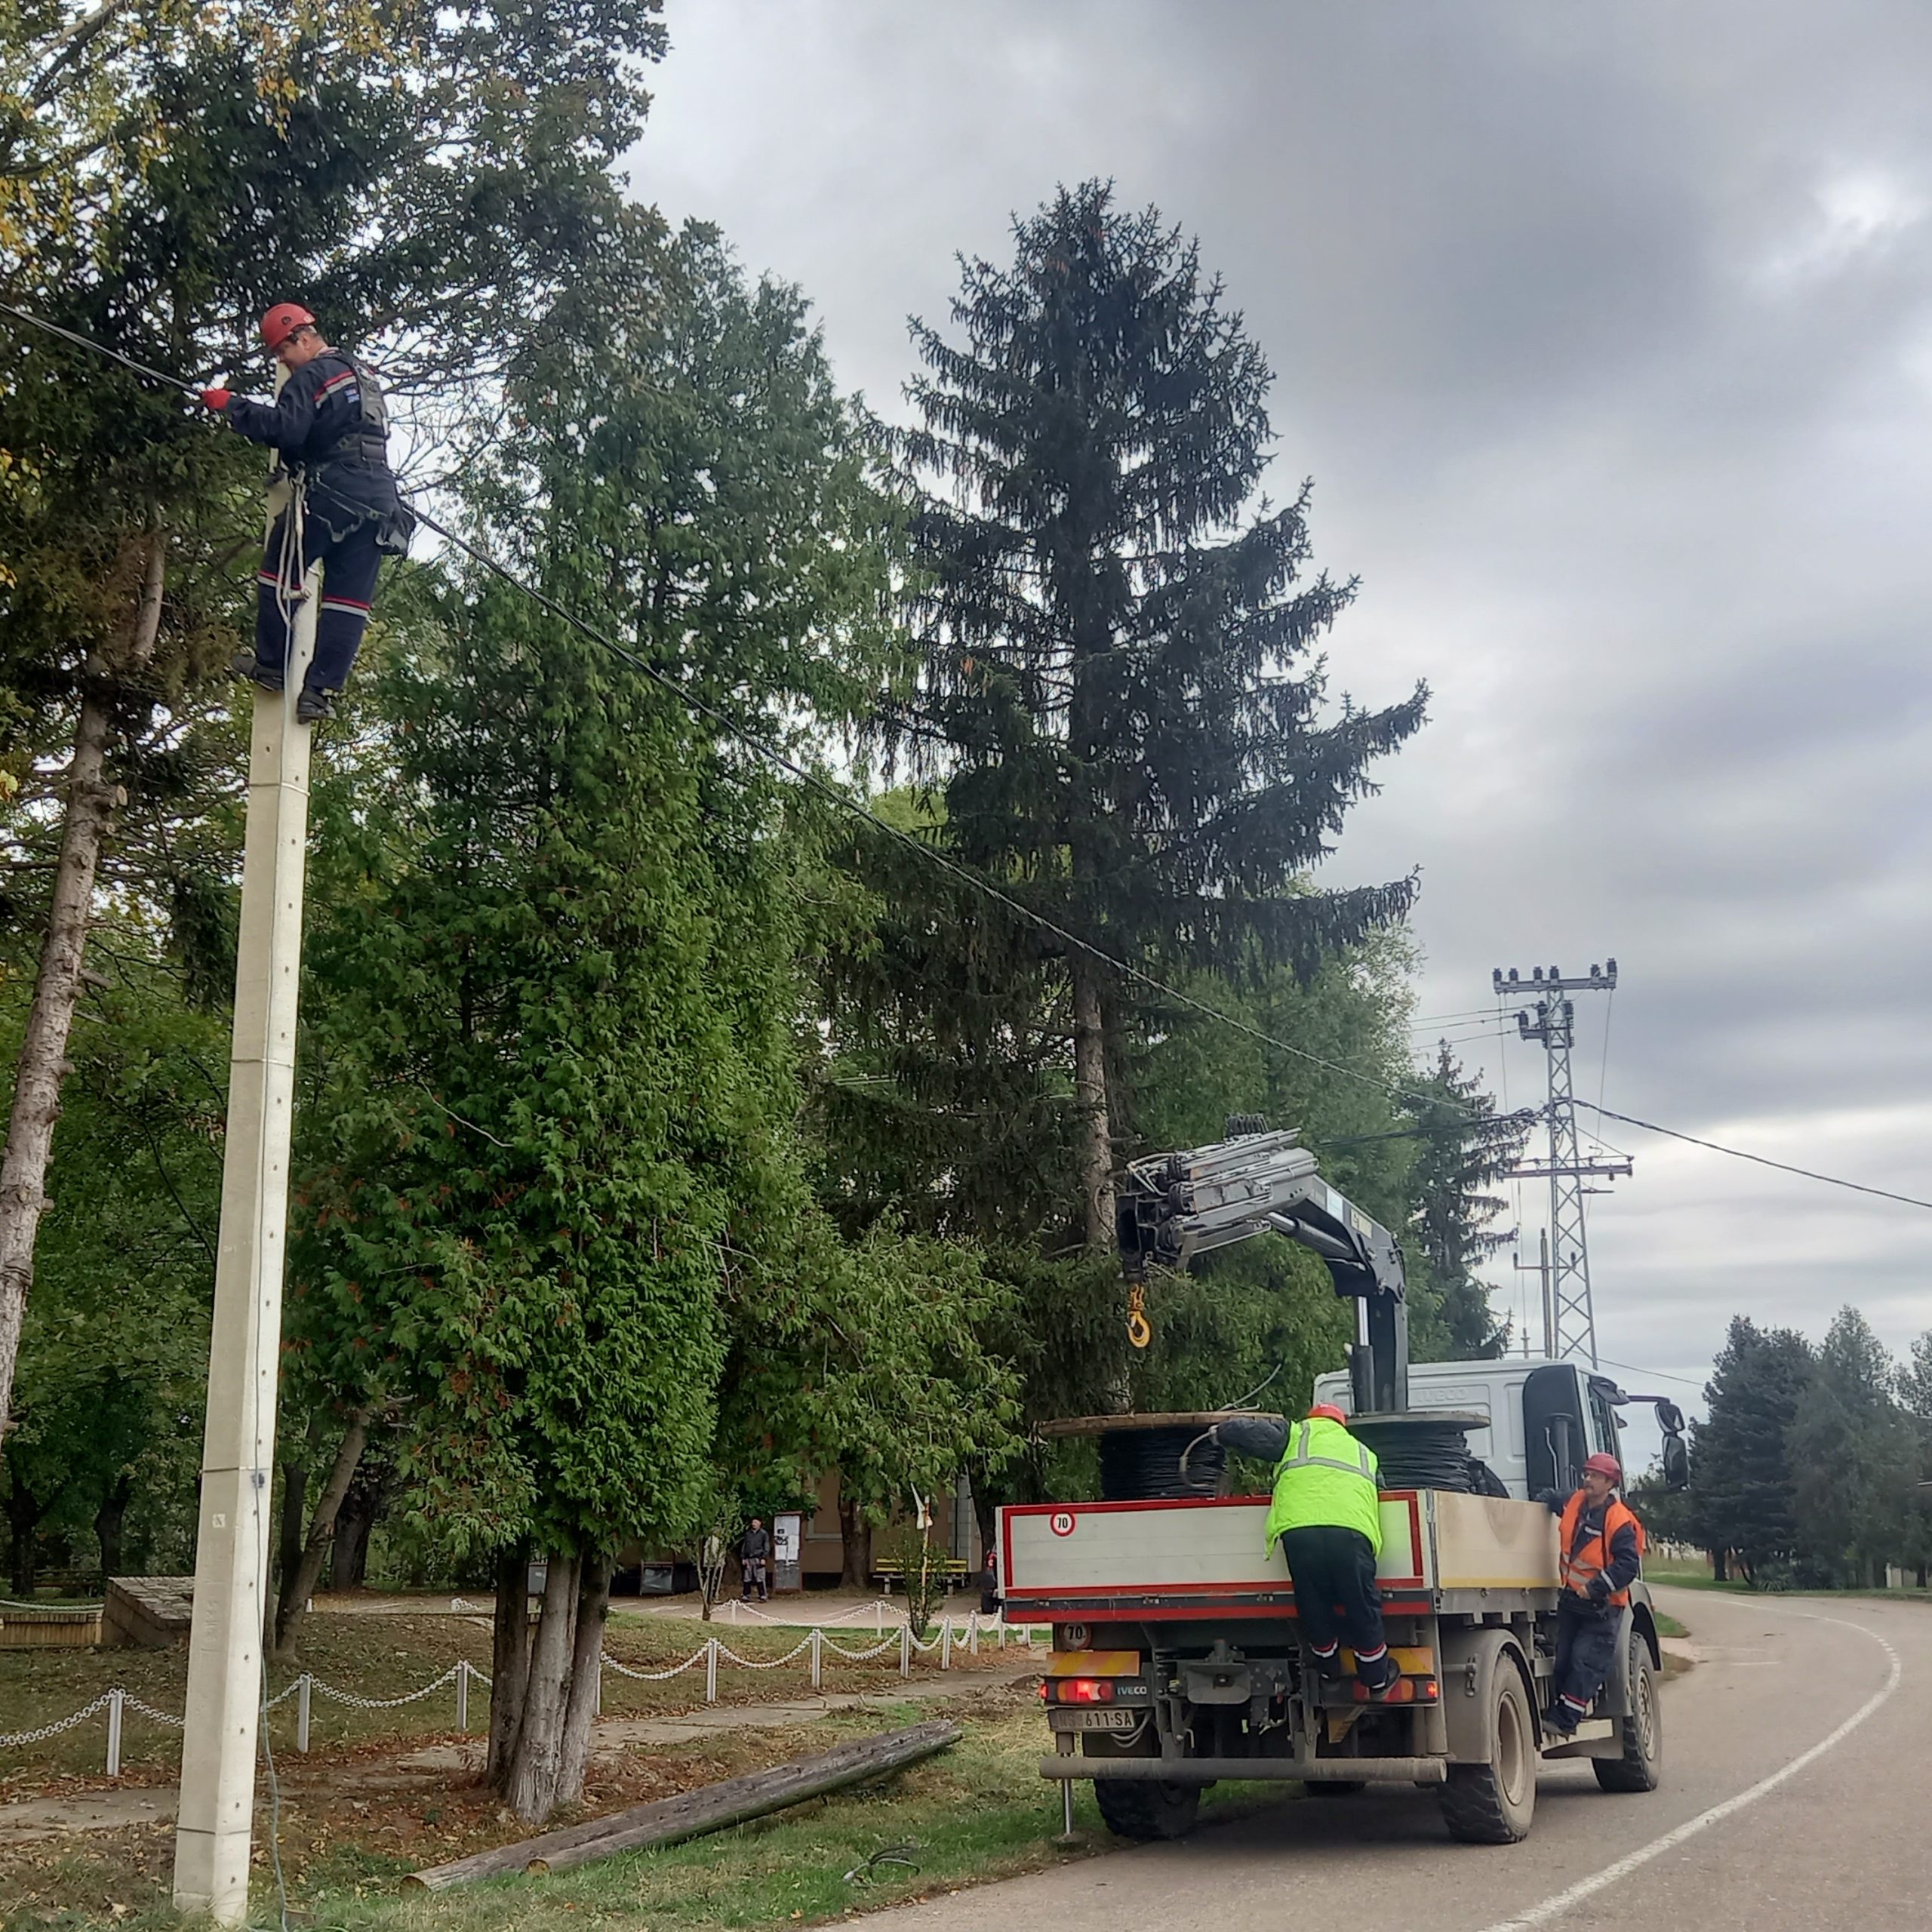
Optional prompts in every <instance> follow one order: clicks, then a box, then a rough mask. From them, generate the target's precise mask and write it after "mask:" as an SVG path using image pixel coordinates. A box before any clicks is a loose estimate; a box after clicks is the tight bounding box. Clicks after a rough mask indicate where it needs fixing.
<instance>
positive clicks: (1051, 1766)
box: [999, 1131, 1684, 1844]
mask: <svg viewBox="0 0 1932 1932" xmlns="http://www.w3.org/2000/svg"><path fill="white" fill-rule="evenodd" d="M1118 1216H1119V1239H1120V1247H1121V1258H1122V1263H1123V1267H1124V1272H1125V1274H1126V1275H1127V1277H1128V1281H1130V1282H1137V1281H1143V1280H1144V1279H1145V1277H1146V1271H1147V1269H1149V1267H1150V1266H1157V1265H1158V1266H1165V1267H1168V1268H1173V1269H1184V1268H1186V1266H1188V1265H1189V1263H1190V1262H1191V1261H1192V1260H1194V1259H1195V1257H1198V1256H1199V1255H1201V1254H1207V1253H1209V1252H1211V1251H1213V1250H1214V1249H1217V1248H1219V1247H1226V1246H1227V1245H1229V1244H1231V1243H1232V1242H1235V1241H1241V1240H1244V1239H1247V1238H1249V1237H1251V1236H1252V1235H1258V1234H1260V1233H1262V1232H1269V1231H1272V1232H1275V1233H1277V1234H1279V1235H1284V1236H1285V1237H1287V1238H1288V1239H1290V1240H1291V1241H1295V1242H1297V1243H1298V1244H1300V1245H1302V1246H1303V1247H1307V1248H1309V1250H1311V1251H1312V1252H1313V1253H1315V1254H1316V1255H1318V1256H1319V1257H1321V1260H1323V1261H1324V1263H1326V1264H1327V1268H1328V1270H1329V1272H1330V1274H1331V1277H1332V1278H1333V1281H1334V1287H1335V1291H1336V1293H1337V1295H1339V1296H1341V1297H1345V1298H1347V1299H1349V1300H1352V1301H1353V1302H1354V1303H1355V1342H1354V1343H1353V1345H1352V1346H1351V1347H1350V1349H1349V1356H1348V1366H1347V1369H1346V1371H1345V1372H1344V1373H1343V1374H1338V1375H1336V1376H1334V1377H1324V1378H1323V1379H1322V1380H1321V1381H1319V1382H1318V1383H1317V1385H1316V1390H1315V1394H1316V1397H1317V1398H1318V1399H1319V1400H1324V1401H1338V1402H1339V1403H1340V1405H1341V1406H1343V1407H1345V1408H1346V1409H1347V1410H1348V1411H1349V1413H1350V1415H1351V1417H1352V1420H1353V1421H1354V1423H1355V1424H1356V1425H1357V1426H1361V1428H1363V1429H1364V1430H1365V1431H1366V1430H1367V1429H1368V1428H1369V1427H1370V1426H1371V1423H1374V1421H1375V1420H1377V1419H1380V1420H1383V1421H1385V1422H1397V1421H1407V1422H1410V1423H1414V1422H1415V1421H1417V1419H1419V1418H1427V1417H1435V1418H1437V1419H1438V1421H1442V1422H1447V1423H1451V1425H1452V1426H1456V1427H1459V1428H1460V1429H1461V1430H1462V1431H1463V1440H1464V1441H1466V1442H1467V1444H1468V1447H1469V1450H1470V1451H1472V1453H1473V1454H1474V1455H1475V1457H1478V1458H1479V1459H1480V1464H1479V1466H1481V1467H1486V1469H1487V1472H1488V1477H1487V1480H1484V1481H1481V1483H1480V1485H1479V1486H1480V1487H1481V1488H1482V1489H1484V1490H1485V1491H1487V1492H1488V1493H1485V1494H1478V1493H1472V1492H1473V1488H1474V1487H1475V1486H1476V1485H1469V1486H1465V1487H1457V1488H1451V1487H1435V1486H1429V1485H1425V1484H1410V1485H1407V1486H1401V1487H1386V1488H1384V1489H1383V1491H1381V1496H1380V1507H1381V1518H1382V1528H1383V1547H1382V1551H1381V1555H1380V1561H1379V1567H1378V1572H1377V1581H1378V1583H1379V1585H1380V1589H1381V1592H1382V1596H1383V1614H1384V1617H1385V1620H1386V1625H1387V1629H1388V1641H1389V1647H1390V1653H1391V1654H1392V1656H1393V1657H1395V1660H1396V1661H1397V1663H1398V1665H1399V1666H1400V1667H1401V1673H1402V1674H1401V1680H1400V1681H1399V1682H1398V1684H1396V1685H1395V1687H1394V1689H1393V1690H1392V1692H1391V1693H1390V1694H1389V1695H1388V1696H1387V1697H1386V1698H1382V1699H1377V1700H1370V1699H1369V1697H1368V1694H1367V1691H1366V1690H1364V1688H1363V1687H1361V1685H1359V1684H1356V1683H1354V1682H1352V1681H1343V1682H1341V1683H1324V1681H1323V1680H1322V1678H1321V1676H1320V1675H1318V1672H1316V1671H1315V1668H1314V1666H1313V1663H1312V1658H1311V1657H1309V1654H1307V1653H1306V1651H1304V1649H1303V1646H1302V1644H1301V1643H1300V1640H1299V1638H1298V1635H1297V1617H1296V1610H1295V1601H1294V1587H1293V1585H1292V1584H1291V1581H1290V1580H1289V1577H1288V1573H1287V1564H1286V1562H1285V1561H1284V1558H1283V1557H1282V1555H1281V1551H1280V1549H1278V1547H1277V1548H1272V1549H1270V1548H1269V1547H1267V1546H1266V1545H1265V1543H1264V1540H1263V1524H1264V1522H1265V1521H1266V1516H1267V1513H1268V1498H1267V1497H1265V1496H1223V1495H1218V1494H1216V1495H1198V1496H1197V1495H1189V1494H1179V1495H1175V1494H1162V1495H1155V1496H1140V1497H1133V1496H1126V1497H1123V1496H1118V1495H1115V1496H1112V1497H1103V1498H1102V1499H1101V1500H1098V1501H1095V1502H1091V1503H1040V1504H1030V1505H1019V1506H1011V1507H1008V1508H1007V1509H1002V1510H1001V1512H1000V1516H999V1535H1000V1539H1001V1552H1000V1558H1001V1560H1000V1565H999V1574H1000V1577H1001V1586H1002V1595H1003V1599H1004V1610H1005V1614H1006V1615H1007V1616H1008V1617H1010V1618H1012V1619H1014V1620H1016V1621H1025V1622H1028V1623H1035V1624H1038V1623H1051V1626H1052V1628H1053V1649H1052V1654H1051V1659H1050V1661H1049V1663H1048V1667H1047V1670H1046V1673H1045V1675H1044V1678H1043V1681H1042V1685H1041V1695H1042V1697H1043V1699H1044V1703H1045V1706H1046V1718H1047V1722H1048V1727H1049V1730H1050V1733H1051V1737H1052V1740H1053V1745H1054V1749H1053V1752H1052V1753H1051V1755H1048V1756H1045V1757H1043V1758H1041V1762H1040V1770H1041V1775H1042V1776H1043V1777H1047V1778H1049V1779H1054V1780H1060V1781H1061V1783H1062V1785H1063V1791H1064V1792H1065V1794H1066V1809H1067V1812H1068V1815H1069V1820H1070V1818H1071V1813H1072V1795H1071V1794H1072V1781H1073V1780H1087V1779H1091V1780H1092V1781H1093V1783H1094V1794H1095V1797H1096V1798H1097V1801H1098V1804H1099V1807H1100V1814H1101V1816H1102V1817H1103V1819H1104V1820H1105V1821H1106V1824H1107V1825H1108V1826H1109V1829H1111V1830H1112V1831H1113V1832H1115V1833H1116V1834H1117V1835H1121V1836H1124V1837H1127V1838H1141V1839H1147V1838H1176V1837H1179V1836H1181V1835H1183V1834H1185V1833H1186V1832H1187V1830H1188V1829H1189V1827H1190V1826H1192V1824H1193V1823H1194V1820H1195V1815H1196V1813H1197V1811H1198V1807H1199V1804H1200V1800H1201V1792H1202V1791H1203V1789H1204V1788H1205V1787H1206V1786H1209V1785H1211V1784H1216V1783H1220V1782H1222V1781H1223V1780H1233V1779H1255V1780H1281V1779H1290V1780H1299V1781H1300V1783H1302V1784H1303V1786H1305V1787H1306V1789H1307V1790H1308V1791H1309V1793H1310V1794H1311V1795H1342V1794H1346V1793H1349V1792H1357V1791H1360V1790H1361V1789H1364V1787H1365V1786H1368V1785H1370V1784H1373V1783H1399V1784H1404V1785H1421V1786H1427V1787H1429V1788H1431V1789H1433V1790H1434V1791H1435V1792H1436V1794H1437V1795H1438V1799H1439V1801H1440V1804H1441V1811H1442V1815H1443V1817H1444V1821H1445V1822H1446V1823H1447V1827H1448V1829H1449V1831H1450V1832H1451V1835H1453V1836H1454V1837H1456V1838H1460V1839H1463V1840H1466V1841H1472V1842H1478V1843H1484V1844H1509V1843H1512V1842H1514V1841H1517V1840H1518V1839H1520V1838H1522V1837H1523V1836H1524V1835H1525V1834H1526V1833H1527V1832H1528V1830H1529V1829H1530V1826H1531V1818H1532V1817H1533V1815H1534V1810H1535V1806H1536V1786H1537V1770H1538V1767H1539V1766H1540V1764H1543V1763H1544V1762H1546V1761H1552V1760H1559V1759H1564V1758H1588V1759H1589V1761H1590V1763H1591V1766H1592V1770H1594V1771H1595V1776H1596V1780H1597V1782H1598V1784H1599V1785H1600V1786H1602V1788H1603V1789H1604V1790H1606V1791H1611V1792H1647V1791H1651V1790H1653V1789H1655V1788H1656V1786H1657V1781H1658V1777H1659V1774H1660V1768H1661V1765H1662V1761H1663V1721H1662V1712H1661V1709H1660V1704H1659V1700H1658V1696H1657V1686H1658V1677H1659V1671H1660V1663H1661V1657H1660V1651H1659V1647H1658V1642H1657V1617H1656V1614H1655V1611H1654V1609H1653V1607H1652V1604H1651V1597H1650V1593H1649V1592H1648V1590H1647V1589H1646V1587H1645V1586H1644V1584H1643V1583H1642V1581H1641V1579H1640V1580H1638V1583H1636V1584H1635V1585H1634V1586H1632V1590H1631V1592H1630V1597H1631V1601H1630V1604H1629V1607H1628V1608H1627V1609H1626V1610H1625V1611H1623V1612H1622V1613H1621V1616H1622V1620H1623V1630H1622V1641H1621V1642H1620V1644H1619V1645H1618V1647H1617V1658H1618V1662H1617V1667H1616V1669H1615V1671H1614V1674H1613V1675H1612V1676H1611V1678H1610V1680H1609V1681H1607V1683H1606V1684H1605V1685H1604V1689H1603V1691H1602V1693H1601V1695H1600V1696H1599V1697H1598V1699H1597V1700H1596V1703H1595V1706H1594V1708H1593V1709H1592V1712H1591V1714H1590V1715H1589V1717H1587V1718H1586V1719H1585V1720H1584V1721H1583V1722H1582V1723H1581V1724H1580V1725H1579V1726H1578V1727H1577V1730H1576V1731H1575V1733H1574V1735H1571V1736H1569V1737H1562V1736H1560V1735H1558V1734H1555V1733H1554V1732H1552V1730H1550V1729H1549V1728H1548V1727H1546V1724H1545V1721H1544V1716H1543V1713H1544V1712H1545V1711H1546V1709H1547V1707H1548V1705H1549V1700H1550V1692H1551V1688H1552V1674H1553V1671H1554V1666H1555V1652H1556V1625H1557V1601H1558V1552H1557V1530H1556V1518H1555V1516H1554V1515H1552V1513H1551V1512H1550V1510H1549V1508H1548V1507H1547V1506H1546V1505H1545V1504H1544V1503H1542V1502H1540V1501H1537V1500H1534V1498H1535V1497H1536V1496H1537V1494H1538V1493H1539V1492H1540V1491H1544V1490H1549V1489H1555V1490H1561V1491H1564V1492H1565V1493H1567V1491H1568V1490H1569V1489H1570V1488H1571V1487H1574V1484H1575V1482H1576V1480H1577V1469H1578V1468H1579V1467H1580V1464H1581V1463H1582V1461H1583V1457H1585V1456H1586V1455H1587V1454H1589V1453H1591V1451H1593V1450H1598V1449H1602V1450H1607V1451H1614V1449H1615V1446H1616V1435H1617V1416H1616V1411H1617V1407H1619V1406H1620V1405H1622V1404H1625V1403H1626V1402H1628V1401H1632V1400H1645V1401H1656V1402H1657V1413H1658V1419H1659V1421H1660V1425H1661V1426H1663V1429H1664V1432H1665V1442H1666V1473H1667V1474H1669V1475H1672V1476H1673V1478H1675V1477H1678V1476H1680V1475H1681V1472H1682V1469H1683V1468H1684V1445H1683V1442H1682V1440H1681V1429H1682V1426H1683V1419H1682V1417H1681V1414H1678V1412H1677V1411H1676V1410H1675V1407H1674V1406H1673V1405H1672V1404H1670V1403H1669V1401H1666V1400H1663V1399H1661V1398H1648V1397H1644V1398H1632V1397H1629V1396H1626V1395H1625V1394H1624V1393H1623V1391H1622V1390H1620V1389H1619V1388H1618V1387H1617V1385H1616V1384H1615V1383H1612V1382H1611V1381H1610V1380H1608V1379H1607V1378H1606V1377H1602V1376H1600V1375H1597V1374H1593V1373H1592V1372H1591V1371H1589V1370H1588V1369H1587V1368H1586V1367H1583V1366H1582V1365H1580V1364H1578V1363H1576V1362H1574V1361H1523V1360H1515V1361H1508V1362H1502V1361H1494V1362H1459V1363H1454V1364H1427V1365H1425V1366H1423V1367H1420V1368H1418V1369H1416V1370H1414V1371H1412V1370H1411V1367H1410V1364H1409V1360H1408V1324H1407V1301H1406V1297H1405V1291H1404V1280H1403V1274H1402V1261H1401V1250H1400V1248H1399V1246H1398V1244H1397V1242H1396V1240H1395V1237H1394V1236H1393V1235H1392V1234H1391V1233H1390V1232H1389V1230H1388V1229H1386V1228H1384V1227H1383V1226H1380V1225H1379V1224H1378V1223H1377V1222H1376V1221H1375V1220H1373V1219H1372V1218H1371V1217H1370V1216H1368V1215H1367V1214H1364V1213H1363V1212H1362V1211H1361V1209H1360V1208H1358V1207H1356V1206H1355V1204H1353V1203H1352V1201H1348V1200H1347V1199H1346V1198H1344V1197H1343V1195H1341V1194H1340V1193H1339V1192H1337V1190H1336V1189H1334V1188H1332V1187H1331V1186H1328V1185H1327V1183H1326V1182H1325V1181H1324V1180H1322V1178H1321V1175H1320V1174H1319V1173H1318V1169H1317V1164H1316V1161H1315V1158H1314V1157H1313V1155H1311V1154H1310V1153H1309V1151H1308V1150H1307V1149H1306V1148H1304V1147H1303V1146H1300V1145H1299V1144H1298V1143H1297V1140H1296V1137H1294V1135H1293V1134H1287V1133H1282V1132H1267V1131H1255V1132H1241V1133H1238V1134H1231V1137H1229V1139H1227V1140H1223V1141H1220V1142H1217V1143H1215V1144H1214V1145H1213V1146H1208V1147H1204V1148H1200V1149H1192V1150H1189V1151H1187V1152H1181V1153H1176V1154H1170V1155H1159V1156H1154V1157H1149V1158H1146V1159H1144V1160H1142V1161H1136V1162H1135V1163H1134V1164H1132V1166H1131V1168H1129V1169H1128V1174H1127V1176H1126V1180H1125V1184H1124V1186H1123V1188H1122V1189H1121V1192H1120V1195H1119V1196H1118ZM1412 1405H1413V1406H1412ZM1191 1420H1193V1421H1196V1422H1200V1423H1206V1422H1207V1420H1209V1418H1208V1417H1195V1418H1192V1419H1191ZM1252 1421H1253V1419H1252V1418H1249V1419H1248V1425H1247V1426H1248V1427H1249V1429H1250V1433H1251V1434H1252ZM1232 1433H1234V1434H1235V1435H1237V1436H1238V1435H1240V1433H1241V1432H1240V1430H1239V1429H1235V1430H1234V1431H1233V1432H1232ZM1237 1446H1239V1444H1238V1443H1237ZM1385 1460H1386V1459H1385ZM1384 1480H1385V1481H1388V1480H1389V1472H1388V1471H1387V1470H1386V1469H1385V1472H1384ZM1498 1491H1507V1494H1498V1493H1497V1492H1498Z"/></svg>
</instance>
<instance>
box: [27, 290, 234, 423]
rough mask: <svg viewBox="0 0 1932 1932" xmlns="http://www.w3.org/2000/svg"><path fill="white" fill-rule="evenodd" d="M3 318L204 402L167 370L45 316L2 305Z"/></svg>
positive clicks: (191, 384)
mask: <svg viewBox="0 0 1932 1932" xmlns="http://www.w3.org/2000/svg"><path fill="white" fill-rule="evenodd" d="M0 315H11V316H12V317H13V318H14V321H17V322H26V323H27V324H29V325H30V326H31V327H32V328H37V329H44V330H45V331H46V332H47V334H49V335H57V336H58V337H60V340H62V341H63V342H66V343H72V345H73V346H74V347H75V348H76V349H92V350H93V351H94V353H95V354H96V355H105V356H106V357H107V358H108V359H109V361H114V362H118V363H119V364H120V365H121V366H122V368H124V369H131V370H132V371H134V374H136V375H137V376H144V377H146V378H147V380H149V382H151V383H162V384H164V385H165V386H166V387H168V388H169V389H179V390H180V392H181V393H182V394H183V395H191V396H192V397H194V398H195V400H196V401H199V400H200V399H201V394H202V392H201V391H200V390H199V389H198V388H197V387H196V386H195V385H194V384H193V383H187V382H183V380H181V378H180V377H179V376H171V375H169V374H168V373H167V372H166V371H165V370H161V369H151V368H149V367H148V365H146V363H145V362H137V361H135V360H134V358H133V357H132V356H131V355H122V352H121V351H120V350H119V349H110V348H109V346H107V344H106V343H104V342H97V341H96V340H94V337H92V336H86V335H82V334H78V332H77V331H75V330H72V329H63V328H62V327H61V326H60V324H59V323H58V322H50V321H48V320H47V319H46V318H45V316H42V315H29V314H28V313H27V312H26V309H17V308H15V307H14V305H13V304H12V303H11V302H0Z"/></svg>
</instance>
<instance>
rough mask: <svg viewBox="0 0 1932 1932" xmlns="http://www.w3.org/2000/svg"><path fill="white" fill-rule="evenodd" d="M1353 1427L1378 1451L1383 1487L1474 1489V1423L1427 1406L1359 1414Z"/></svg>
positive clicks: (1360, 1438)
mask: <svg viewBox="0 0 1932 1932" xmlns="http://www.w3.org/2000/svg"><path fill="white" fill-rule="evenodd" d="M1349 1434H1350V1435H1353V1436H1355V1438H1357V1439H1358V1441H1362V1442H1364V1443H1366V1444H1367V1445H1368V1447H1370V1448H1371V1449H1372V1450H1374V1451H1375V1460H1376V1461H1377V1463H1380V1465H1381V1469H1380V1475H1381V1487H1383V1488H1384V1489H1447V1490H1454V1491H1456V1492H1457V1494H1460V1495H1463V1496H1467V1495H1469V1494H1472V1492H1473V1491H1475V1475H1474V1474H1473V1472H1472V1470H1471V1469H1470V1467H1469V1463H1470V1456H1469V1424H1468V1423H1463V1422H1451V1421H1447V1420H1445V1419H1444V1418H1443V1417H1440V1416H1435V1415H1431V1414H1428V1413H1427V1412H1426V1411H1422V1412H1420V1413H1411V1414H1408V1415H1403V1416H1378V1417H1373V1418H1369V1417H1356V1418H1355V1420H1352V1421H1351V1422H1350V1423H1349Z"/></svg>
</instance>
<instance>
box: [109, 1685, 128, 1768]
mask: <svg viewBox="0 0 1932 1932" xmlns="http://www.w3.org/2000/svg"><path fill="white" fill-rule="evenodd" d="M127 1701H128V1694H127V1692H126V1691H125V1690H119V1689H118V1688H117V1689H115V1690H110V1691H109V1692H108V1694H107V1775H108V1776H109V1777H111V1778H118V1777H119V1776H120V1775H121V1709H122V1706H123V1705H124V1704H125V1703H126V1702H127Z"/></svg>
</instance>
